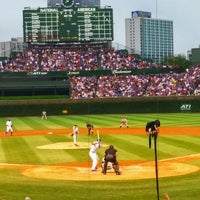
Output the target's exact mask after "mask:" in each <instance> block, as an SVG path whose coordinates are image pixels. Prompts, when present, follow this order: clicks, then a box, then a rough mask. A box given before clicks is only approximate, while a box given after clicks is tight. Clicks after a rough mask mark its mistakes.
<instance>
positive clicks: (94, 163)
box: [89, 141, 100, 171]
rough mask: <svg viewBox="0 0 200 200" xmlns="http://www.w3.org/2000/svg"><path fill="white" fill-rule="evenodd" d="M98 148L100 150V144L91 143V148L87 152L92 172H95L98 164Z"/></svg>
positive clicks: (96, 142)
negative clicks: (90, 160)
mask: <svg viewBox="0 0 200 200" xmlns="http://www.w3.org/2000/svg"><path fill="white" fill-rule="evenodd" d="M99 148H100V142H98V141H95V142H93V143H92V146H91V148H90V151H89V156H90V158H91V159H92V168H91V170H92V171H97V164H98V161H99V157H98V155H97V151H98V149H99Z"/></svg>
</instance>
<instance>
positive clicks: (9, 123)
mask: <svg viewBox="0 0 200 200" xmlns="http://www.w3.org/2000/svg"><path fill="white" fill-rule="evenodd" d="M8 132H10V134H11V135H12V133H13V128H12V121H11V120H10V119H9V120H8V121H7V122H6V132H5V135H6V134H7V133H8Z"/></svg>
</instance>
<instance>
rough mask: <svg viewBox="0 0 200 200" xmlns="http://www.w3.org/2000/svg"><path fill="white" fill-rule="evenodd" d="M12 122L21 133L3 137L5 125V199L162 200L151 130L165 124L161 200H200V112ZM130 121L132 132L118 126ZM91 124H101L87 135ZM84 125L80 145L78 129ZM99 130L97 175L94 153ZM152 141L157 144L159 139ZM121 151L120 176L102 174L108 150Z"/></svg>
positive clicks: (1, 189) (0, 143)
mask: <svg viewBox="0 0 200 200" xmlns="http://www.w3.org/2000/svg"><path fill="white" fill-rule="evenodd" d="M47 117H48V119H43V120H42V119H41V116H40V114H39V115H38V116H35V117H12V116H10V117H9V118H10V119H11V120H12V122H13V129H14V135H13V136H10V134H8V135H7V136H5V135H4V132H5V123H6V120H7V118H1V119H0V124H1V126H0V133H1V136H0V200H23V199H25V197H27V196H28V197H30V198H31V200H45V199H48V200H66V199H69V200H81V199H84V200H85V199H87V200H96V199H105V200H110V199H116V200H122V199H126V200H128V199H130V200H156V199H157V190H156V189H157V188H156V187H157V184H156V175H155V158H154V156H155V151H154V146H153V145H152V148H151V149H149V148H148V136H147V135H146V133H145V125H146V123H147V122H148V121H153V120H155V119H159V120H160V121H161V127H160V133H159V135H158V138H157V155H158V183H159V199H161V200H162V199H163V200H164V193H168V195H169V196H170V199H171V200H199V199H200V187H199V182H200V124H199V121H200V114H199V113H178V114H177V113H173V114H160V113H155V114H126V115H124V114H122V115H115V114H107V115H68V114H67V113H65V114H61V115H58V116H48V113H47ZM122 117H126V118H127V120H128V124H129V128H126V127H122V128H119V125H120V120H121V118H122ZM86 122H90V123H92V124H93V125H94V134H93V135H90V136H88V134H87V129H86ZM74 124H77V125H78V126H79V130H80V134H79V135H78V140H77V141H78V142H77V143H78V145H79V146H77V147H76V146H74V145H73V139H72V137H71V133H72V126H73V125H74ZM97 132H99V135H100V138H101V140H102V142H101V148H100V149H99V151H98V155H99V158H100V160H99V165H98V171H97V172H91V170H90V168H91V159H90V157H89V155H88V153H89V148H90V145H91V143H92V142H93V141H94V140H96V139H97ZM152 142H153V141H152ZM111 144H112V145H113V146H114V147H115V148H116V149H117V150H118V153H119V155H118V161H119V164H120V171H121V175H119V176H116V175H115V173H114V172H113V171H112V170H108V173H107V174H106V175H103V174H102V173H101V160H102V158H103V155H104V151H105V149H106V148H107V147H108V146H109V145H111Z"/></svg>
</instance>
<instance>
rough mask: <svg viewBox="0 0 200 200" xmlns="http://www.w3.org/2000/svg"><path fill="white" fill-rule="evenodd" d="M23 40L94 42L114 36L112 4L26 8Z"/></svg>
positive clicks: (38, 41)
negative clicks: (98, 6) (106, 5)
mask: <svg viewBox="0 0 200 200" xmlns="http://www.w3.org/2000/svg"><path fill="white" fill-rule="evenodd" d="M23 33H24V34H23V35H24V42H27V43H44V42H61V43H62V42H84V41H88V42H92V41H112V40H113V10H112V8H110V7H108V8H97V7H93V8H80V7H56V8H37V9H30V8H26V9H24V10H23Z"/></svg>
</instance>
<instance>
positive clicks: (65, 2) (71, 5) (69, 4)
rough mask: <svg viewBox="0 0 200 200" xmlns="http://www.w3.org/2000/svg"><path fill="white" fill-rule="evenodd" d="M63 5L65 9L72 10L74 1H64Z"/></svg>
mask: <svg viewBox="0 0 200 200" xmlns="http://www.w3.org/2000/svg"><path fill="white" fill-rule="evenodd" d="M62 5H63V6H64V7H65V8H71V7H73V6H74V0H63V1H62Z"/></svg>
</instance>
